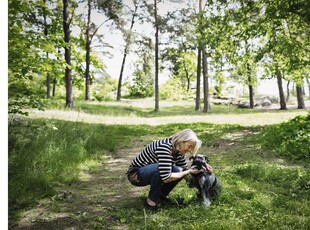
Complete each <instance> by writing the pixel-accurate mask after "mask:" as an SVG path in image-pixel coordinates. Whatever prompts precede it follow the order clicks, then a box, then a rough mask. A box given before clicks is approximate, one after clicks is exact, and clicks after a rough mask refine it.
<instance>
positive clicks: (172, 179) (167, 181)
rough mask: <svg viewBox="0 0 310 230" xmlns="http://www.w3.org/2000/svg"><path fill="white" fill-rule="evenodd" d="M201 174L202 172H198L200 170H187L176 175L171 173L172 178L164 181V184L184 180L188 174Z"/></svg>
mask: <svg viewBox="0 0 310 230" xmlns="http://www.w3.org/2000/svg"><path fill="white" fill-rule="evenodd" d="M199 172H200V170H198V169H187V170H185V171H182V172H174V173H171V176H170V177H169V178H168V179H166V180H164V183H169V182H172V181H176V180H179V179H182V178H183V177H185V176H186V175H188V174H196V173H199Z"/></svg>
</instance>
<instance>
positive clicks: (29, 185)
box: [9, 119, 146, 204]
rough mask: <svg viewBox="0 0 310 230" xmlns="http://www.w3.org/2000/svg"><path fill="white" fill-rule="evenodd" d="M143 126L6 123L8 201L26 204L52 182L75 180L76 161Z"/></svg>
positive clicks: (107, 150)
mask: <svg viewBox="0 0 310 230" xmlns="http://www.w3.org/2000/svg"><path fill="white" fill-rule="evenodd" d="M145 132H146V128H144V127H143V126H140V127H139V128H135V127H133V128H127V127H124V126H117V125H115V126H106V125H91V124H83V123H76V122H65V121H56V120H48V121H44V120H30V119H29V120H28V119H26V120H25V119H23V121H22V122H20V121H17V122H16V121H14V122H12V123H11V124H10V125H9V202H10V203H19V204H23V203H25V204H27V203H31V202H33V201H34V200H36V199H38V198H39V197H42V196H46V195H51V194H52V193H53V182H55V181H58V182H65V181H70V180H75V179H76V178H77V175H78V170H77V168H78V165H79V164H81V163H82V162H83V161H85V160H87V159H92V158H98V157H100V156H102V155H104V154H109V155H113V154H114V153H115V149H116V148H117V147H120V146H122V145H125V144H126V143H128V142H129V140H131V139H132V138H133V137H137V136H140V135H143V133H145Z"/></svg>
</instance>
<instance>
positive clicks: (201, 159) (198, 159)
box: [189, 154, 209, 172]
mask: <svg viewBox="0 0 310 230" xmlns="http://www.w3.org/2000/svg"><path fill="white" fill-rule="evenodd" d="M189 159H190V160H192V161H193V162H192V165H191V168H195V169H198V170H201V169H203V170H204V171H205V172H208V169H207V163H208V162H209V159H208V157H207V156H205V155H201V154H196V155H195V156H192V157H190V158H189Z"/></svg>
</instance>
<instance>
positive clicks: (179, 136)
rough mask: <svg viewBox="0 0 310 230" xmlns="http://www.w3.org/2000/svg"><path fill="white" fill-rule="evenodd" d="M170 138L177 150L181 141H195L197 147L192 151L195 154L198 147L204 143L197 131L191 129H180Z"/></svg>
mask: <svg viewBox="0 0 310 230" xmlns="http://www.w3.org/2000/svg"><path fill="white" fill-rule="evenodd" d="M170 138H171V143H172V146H173V147H174V148H175V149H176V150H179V149H178V148H179V144H180V143H181V142H189V141H192V142H195V147H194V150H193V152H192V154H193V155H196V153H197V151H198V149H199V148H200V147H201V144H202V142H201V140H199V139H198V137H197V135H196V133H194V132H193V131H192V130H191V129H184V130H182V131H179V132H177V133H176V134H174V135H172V136H171V137H170Z"/></svg>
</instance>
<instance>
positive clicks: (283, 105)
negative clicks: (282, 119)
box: [276, 68, 287, 110]
mask: <svg viewBox="0 0 310 230" xmlns="http://www.w3.org/2000/svg"><path fill="white" fill-rule="evenodd" d="M276 76H277V82H278V89H279V97H280V110H286V109H287V108H286V102H285V96H284V92H283V85H282V74H281V71H280V70H279V69H278V68H277V70H276Z"/></svg>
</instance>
